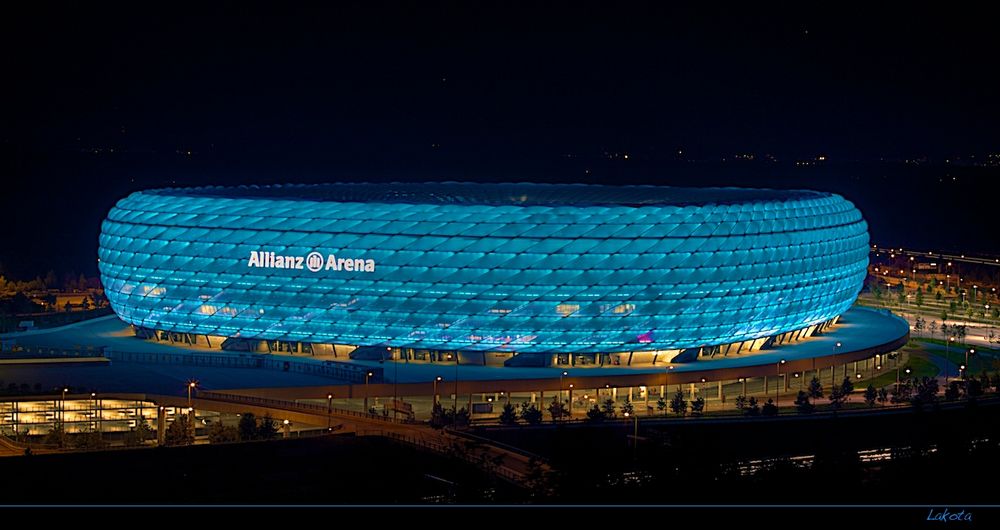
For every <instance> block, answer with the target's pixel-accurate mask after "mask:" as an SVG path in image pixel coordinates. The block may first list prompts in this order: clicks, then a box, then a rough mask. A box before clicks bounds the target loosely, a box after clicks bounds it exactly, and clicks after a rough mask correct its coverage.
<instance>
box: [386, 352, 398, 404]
mask: <svg viewBox="0 0 1000 530" xmlns="http://www.w3.org/2000/svg"><path fill="white" fill-rule="evenodd" d="M385 351H387V352H389V356H390V357H392V419H393V420H396V419H398V410H397V409H398V408H399V407H397V405H396V399H397V397H396V396H397V394H396V380H397V379H398V377H397V374H398V373H399V372H398V370H397V368H396V356H395V355H393V354H392V348H389V347H386V349H385Z"/></svg>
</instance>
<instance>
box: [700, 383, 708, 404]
mask: <svg viewBox="0 0 1000 530" xmlns="http://www.w3.org/2000/svg"><path fill="white" fill-rule="evenodd" d="M701 393H702V394H705V395H706V397H707V392H705V378H704V377H702V378H701ZM704 402H705V405H704V408H702V412H704V411H706V410H708V399H705V400H704Z"/></svg>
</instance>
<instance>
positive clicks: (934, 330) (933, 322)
mask: <svg viewBox="0 0 1000 530" xmlns="http://www.w3.org/2000/svg"><path fill="white" fill-rule="evenodd" d="M927 329H928V330H930V332H931V337H933V336H934V334H935V333H937V320H931V323H930V324H928V326H927Z"/></svg>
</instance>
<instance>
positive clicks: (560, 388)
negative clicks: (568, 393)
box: [559, 370, 569, 401]
mask: <svg viewBox="0 0 1000 530" xmlns="http://www.w3.org/2000/svg"><path fill="white" fill-rule="evenodd" d="M567 375H569V372H567V371H566V370H563V372H562V373H561V374H559V401H562V393H563V378H564V377H566V376H567Z"/></svg>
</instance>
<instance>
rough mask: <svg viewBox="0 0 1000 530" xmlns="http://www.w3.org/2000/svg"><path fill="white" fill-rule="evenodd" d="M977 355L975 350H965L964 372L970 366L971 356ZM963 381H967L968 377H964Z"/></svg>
mask: <svg viewBox="0 0 1000 530" xmlns="http://www.w3.org/2000/svg"><path fill="white" fill-rule="evenodd" d="M975 354H976V349H975V348H969V349H968V350H965V364H964V365H963V366H962V369H963V370H965V367H966V366H968V365H969V356H970V355H975ZM962 379H967V376H963V377H962Z"/></svg>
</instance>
